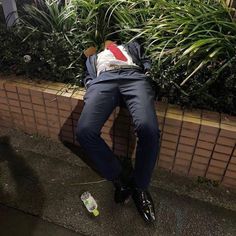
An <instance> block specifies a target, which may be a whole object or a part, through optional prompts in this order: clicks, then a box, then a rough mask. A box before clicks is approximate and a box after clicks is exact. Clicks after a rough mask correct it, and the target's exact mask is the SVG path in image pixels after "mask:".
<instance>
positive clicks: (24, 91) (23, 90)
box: [17, 87, 30, 95]
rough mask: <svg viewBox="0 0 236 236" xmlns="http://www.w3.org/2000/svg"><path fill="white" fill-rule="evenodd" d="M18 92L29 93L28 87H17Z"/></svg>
mask: <svg viewBox="0 0 236 236" xmlns="http://www.w3.org/2000/svg"><path fill="white" fill-rule="evenodd" d="M17 92H18V94H23V95H30V93H29V89H27V88H23V87H17Z"/></svg>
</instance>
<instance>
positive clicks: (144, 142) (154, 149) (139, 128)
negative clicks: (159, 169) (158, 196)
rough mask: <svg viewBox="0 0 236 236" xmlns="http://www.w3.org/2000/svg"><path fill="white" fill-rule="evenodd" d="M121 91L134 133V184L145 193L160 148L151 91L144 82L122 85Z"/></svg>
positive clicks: (128, 82)
mask: <svg viewBox="0 0 236 236" xmlns="http://www.w3.org/2000/svg"><path fill="white" fill-rule="evenodd" d="M120 91H121V94H122V95H123V97H124V100H125V102H126V104H127V107H128V109H129V112H130V114H131V116H132V118H133V122H134V126H135V131H136V133H137V137H138V141H137V150H136V160H135V169H134V174H133V177H134V181H135V184H136V186H137V187H138V188H140V189H147V188H148V186H149V183H150V180H151V176H152V172H153V169H154V166H155V163H156V159H157V154H158V148H159V129H158V122H157V117H156V112H155V106H154V96H153V94H154V93H153V90H152V88H151V86H150V84H149V82H148V81H146V80H135V81H134V80H128V81H127V82H126V81H124V82H121V84H120Z"/></svg>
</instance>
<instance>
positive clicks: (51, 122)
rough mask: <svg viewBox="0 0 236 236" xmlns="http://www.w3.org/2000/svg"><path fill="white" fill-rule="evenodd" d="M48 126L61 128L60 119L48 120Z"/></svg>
mask: <svg viewBox="0 0 236 236" xmlns="http://www.w3.org/2000/svg"><path fill="white" fill-rule="evenodd" d="M48 126H49V127H55V128H60V127H61V126H60V124H59V122H58V121H56V120H50V119H49V120H48Z"/></svg>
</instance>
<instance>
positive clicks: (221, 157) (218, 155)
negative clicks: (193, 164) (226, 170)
mask: <svg viewBox="0 0 236 236" xmlns="http://www.w3.org/2000/svg"><path fill="white" fill-rule="evenodd" d="M212 158H213V159H214V160H219V161H223V162H228V160H229V158H230V156H229V155H226V154H222V153H218V152H214V153H213V155H212Z"/></svg>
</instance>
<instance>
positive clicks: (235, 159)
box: [230, 156, 236, 165]
mask: <svg viewBox="0 0 236 236" xmlns="http://www.w3.org/2000/svg"><path fill="white" fill-rule="evenodd" d="M230 163H232V164H235V165H236V157H235V156H233V157H231V160H230Z"/></svg>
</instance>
